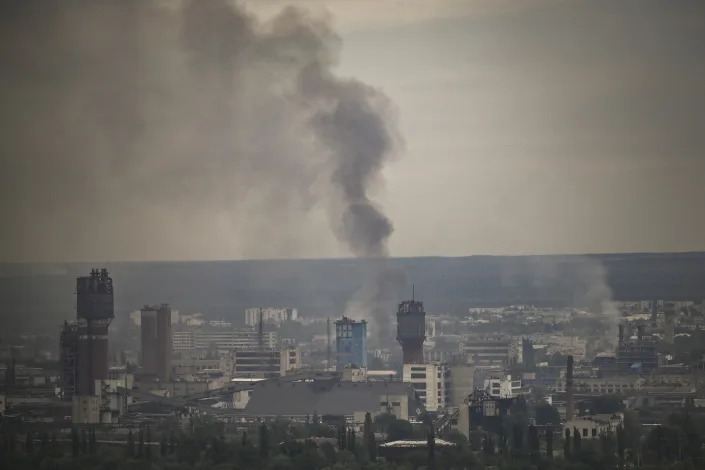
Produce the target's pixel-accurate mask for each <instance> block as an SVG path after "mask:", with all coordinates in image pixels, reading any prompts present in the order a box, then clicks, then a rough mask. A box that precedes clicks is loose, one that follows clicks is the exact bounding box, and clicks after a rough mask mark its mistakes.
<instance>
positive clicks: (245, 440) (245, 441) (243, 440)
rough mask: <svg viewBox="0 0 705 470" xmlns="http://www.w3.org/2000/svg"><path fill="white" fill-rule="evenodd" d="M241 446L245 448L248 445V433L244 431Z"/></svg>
mask: <svg viewBox="0 0 705 470" xmlns="http://www.w3.org/2000/svg"><path fill="white" fill-rule="evenodd" d="M240 445H242V446H243V447H245V446H246V445H247V431H242V439H241V440H240Z"/></svg>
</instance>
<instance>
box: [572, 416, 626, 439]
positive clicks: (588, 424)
mask: <svg viewBox="0 0 705 470" xmlns="http://www.w3.org/2000/svg"><path fill="white" fill-rule="evenodd" d="M623 422H624V415H622V414H621V413H617V414H613V415H610V414H599V415H592V416H581V417H579V418H575V419H572V420H570V421H568V422H566V423H565V424H564V425H563V432H564V434H565V431H566V430H569V431H570V435H571V436H572V435H574V433H575V432H576V431H577V432H578V433H579V434H580V437H581V438H582V439H598V438H599V437H600V436H602V435H605V434H610V433H612V434H614V433H615V432H616V431H617V428H618V427H619V426H620V425H621V424H622V423H623Z"/></svg>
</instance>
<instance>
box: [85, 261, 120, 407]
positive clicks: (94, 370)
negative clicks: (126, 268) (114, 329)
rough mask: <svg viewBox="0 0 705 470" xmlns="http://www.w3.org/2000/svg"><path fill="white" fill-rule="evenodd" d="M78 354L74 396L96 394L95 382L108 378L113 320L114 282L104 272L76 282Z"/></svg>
mask: <svg viewBox="0 0 705 470" xmlns="http://www.w3.org/2000/svg"><path fill="white" fill-rule="evenodd" d="M76 316H77V317H78V354H77V361H76V391H75V394H76V395H95V392H96V390H95V381H96V380H104V379H107V378H108V327H109V326H110V322H111V321H112V319H113V318H114V317H115V311H114V306H113V280H112V278H111V277H109V276H108V271H107V269H101V270H98V269H93V270H92V271H91V274H90V276H85V277H79V278H77V279H76Z"/></svg>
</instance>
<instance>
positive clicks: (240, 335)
mask: <svg viewBox="0 0 705 470" xmlns="http://www.w3.org/2000/svg"><path fill="white" fill-rule="evenodd" d="M260 340H261V346H262V347H264V348H265V349H274V348H276V347H277V332H276V331H264V332H262V335H261V336H260V334H259V332H258V331H256V330H249V329H247V330H245V329H242V330H221V329H215V330H206V329H199V330H182V331H174V332H173V333H172V345H173V350H174V351H191V350H194V349H210V348H212V347H215V348H216V349H217V350H218V351H223V352H227V351H230V350H233V349H256V348H258V347H259V346H260Z"/></svg>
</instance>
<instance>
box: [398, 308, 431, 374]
mask: <svg viewBox="0 0 705 470" xmlns="http://www.w3.org/2000/svg"><path fill="white" fill-rule="evenodd" d="M425 340H426V312H425V311H424V307H423V302H418V301H415V300H405V301H404V302H402V303H400V304H399V309H398V310H397V342H399V344H400V345H401V349H402V354H403V362H404V364H423V362H424V355H423V343H424V341H425Z"/></svg>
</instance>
